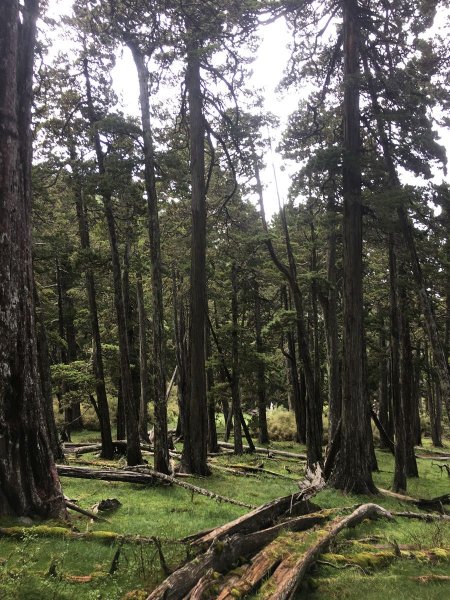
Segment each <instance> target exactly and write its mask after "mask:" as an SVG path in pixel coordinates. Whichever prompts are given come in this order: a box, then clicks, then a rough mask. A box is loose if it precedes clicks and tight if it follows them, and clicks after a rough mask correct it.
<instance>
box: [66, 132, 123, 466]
mask: <svg viewBox="0 0 450 600" xmlns="http://www.w3.org/2000/svg"><path fill="white" fill-rule="evenodd" d="M69 155H70V160H71V166H72V173H73V174H72V182H73V193H74V199H75V207H76V212H77V221H78V232H79V236H80V245H81V249H82V250H83V251H84V252H85V253H86V255H88V254H89V253H90V248H91V242H90V236H89V224H88V220H87V215H86V206H85V202H84V196H83V189H82V185H81V178H80V173H79V168H78V164H77V154H76V146H75V143H74V141H73V140H70V143H69ZM87 260H88V259H87ZM85 281H86V292H87V297H88V305H89V320H90V326H91V332H92V346H93V353H92V369H93V372H94V377H95V395H96V399H97V402H96V404H97V407H98V412H97V416H98V420H99V424H100V435H101V440H102V450H101V456H102V458H108V459H109V458H113V456H114V448H113V445H112V435H111V421H110V415H109V406H108V398H107V395H106V387H105V370H104V366H103V352H102V343H101V337H100V325H99V321H98V310H97V294H96V290H95V281H94V273H93V271H92V267H91V265H90V264H89V262H86V265H85Z"/></svg>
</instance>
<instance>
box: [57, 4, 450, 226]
mask: <svg viewBox="0 0 450 600" xmlns="http://www.w3.org/2000/svg"><path fill="white" fill-rule="evenodd" d="M71 6H72V0H57V1H56V2H55V1H53V2H50V8H49V11H48V13H49V14H50V15H51V16H52V17H55V18H56V17H57V16H59V15H61V14H67V13H70V11H71ZM436 21H437V22H438V23H440V24H442V23H443V22H444V21H446V19H442V15H438V18H437V19H436ZM289 39H290V38H289V31H288V28H287V26H286V24H285V22H284V20H282V19H280V20H278V21H276V22H275V23H272V24H270V25H267V26H265V27H264V30H263V39H262V42H261V45H260V47H259V50H258V54H257V56H256V59H255V61H254V63H253V64H252V71H253V77H252V78H251V80H250V85H251V86H253V87H256V88H259V89H261V90H263V95H264V104H265V109H266V110H267V111H269V112H271V113H273V114H274V115H275V116H276V117H278V119H279V121H280V126H279V128H277V129H276V130H273V131H271V137H272V147H273V148H274V150H273V151H272V152H269V153H268V154H267V155H266V157H265V162H266V165H267V166H266V169H265V170H264V171H263V173H262V178H263V182H264V185H265V191H264V204H265V207H266V211H267V213H268V215H270V216H271V215H272V214H273V213H275V212H277V210H278V198H277V188H276V185H275V178H276V180H277V183H278V190H279V194H280V198H281V201H282V202H283V201H284V200H285V199H286V197H287V193H288V188H289V183H290V177H289V174H290V173H292V170H293V165H292V164H291V165H289V164H288V163H286V161H284V160H283V159H282V157H281V156H280V155H279V154H278V153H277V152H276V146H277V144H278V142H279V141H280V138H281V134H282V131H283V129H284V127H285V125H286V123H287V119H288V117H289V115H290V114H291V113H292V112H293V111H294V110H295V109H296V107H297V105H298V102H299V100H300V93H299V92H293V91H291V92H290V93H288V94H283V95H282V94H280V93H279V92H277V91H276V88H277V86H278V84H279V82H280V79H281V77H282V75H283V70H284V68H285V67H286V65H287V62H288V58H289V49H288V44H289ZM113 81H114V86H115V89H116V92H117V93H118V95H119V97H121V99H122V101H123V106H124V110H125V112H127V113H129V114H131V115H138V114H139V106H138V82H137V75H136V70H135V67H134V63H133V60H132V57H131V53H130V52H129V51H128V49H125V50H124V51H123V52H122V53H120V56H119V58H118V61H117V64H116V67H115V69H114V72H113ZM305 92H306V90H305V91H304V93H305ZM441 136H442V139H441V143H443V144H444V145H445V146H446V149H447V156H448V157H450V133H449V131H448V130H445V131H442V132H441ZM443 178H444V176H443V173H442V171H437V172H436V177H435V182H436V183H440V182H441V181H442V180H443ZM408 181H411V182H413V181H412V180H411V178H410V177H408ZM415 183H419V182H415Z"/></svg>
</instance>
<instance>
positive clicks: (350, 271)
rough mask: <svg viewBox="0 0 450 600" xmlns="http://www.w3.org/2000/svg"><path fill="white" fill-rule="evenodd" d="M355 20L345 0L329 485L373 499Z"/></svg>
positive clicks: (351, 3) (353, 7) (352, 5)
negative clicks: (335, 443)
mask: <svg viewBox="0 0 450 600" xmlns="http://www.w3.org/2000/svg"><path fill="white" fill-rule="evenodd" d="M359 19H360V15H359V8H358V2H357V0H344V1H343V40H344V41H343V45H344V107H343V108H344V110H343V112H344V155H343V195H344V218H343V240H344V245H343V267H344V317H343V321H344V327H343V354H342V356H343V373H342V381H343V387H342V389H343V397H342V416H341V444H340V452H339V455H338V457H337V460H336V466H335V470H334V472H333V474H332V476H331V483H332V485H333V486H334V487H336V488H339V489H343V490H345V491H347V492H355V493H372V492H375V491H376V488H375V485H374V483H373V481H372V473H371V464H370V458H371V457H370V454H369V447H368V444H367V431H368V423H367V418H368V411H367V410H366V408H367V404H366V396H365V382H364V352H363V349H364V343H363V341H364V340H363V335H364V325H363V290H362V202H361V140H360V111H359V85H360V83H359V80H360V69H359V39H360V23H359Z"/></svg>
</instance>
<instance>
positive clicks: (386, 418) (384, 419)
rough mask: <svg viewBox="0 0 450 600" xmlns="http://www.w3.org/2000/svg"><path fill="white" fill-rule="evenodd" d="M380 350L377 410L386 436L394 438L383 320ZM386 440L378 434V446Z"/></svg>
mask: <svg viewBox="0 0 450 600" xmlns="http://www.w3.org/2000/svg"><path fill="white" fill-rule="evenodd" d="M380 350H381V361H380V381H379V385H378V410H379V413H378V414H379V419H380V423H381V425H382V427H383V429H384V431H385V432H386V434H387V436H388V437H389V438H390V439H391V440H392V439H393V438H394V431H393V429H392V419H391V418H390V413H391V403H390V399H389V386H388V376H389V370H388V362H387V360H388V357H387V346H386V333H385V330H384V321H383V319H382V320H381V324H380ZM386 447H387V442H386V439H385V438H384V437H383V436H380V448H386Z"/></svg>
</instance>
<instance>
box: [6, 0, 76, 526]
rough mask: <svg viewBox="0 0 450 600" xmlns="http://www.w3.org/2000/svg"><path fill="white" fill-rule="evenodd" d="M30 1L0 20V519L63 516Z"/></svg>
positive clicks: (9, 8)
mask: <svg viewBox="0 0 450 600" xmlns="http://www.w3.org/2000/svg"><path fill="white" fill-rule="evenodd" d="M37 16H38V2H37V0H25V1H24V3H23V6H19V2H18V1H17V0H16V1H11V2H3V3H2V15H1V19H0V56H1V57H2V58H1V60H0V198H1V200H0V457H1V458H0V515H4V514H15V515H28V516H33V515H39V516H42V517H62V516H64V515H65V514H66V511H65V504H64V496H63V494H62V492H61V487H60V484H59V479H58V475H57V472H56V468H55V464H54V461H53V456H52V450H51V447H50V442H49V438H48V431H47V426H46V423H45V417H44V414H45V410H44V399H43V397H42V390H41V384H40V381H39V369H38V360H37V352H36V330H35V314H34V311H35V307H34V300H33V275H32V262H31V131H30V122H31V104H32V82H33V58H34V44H35V37H36V19H37Z"/></svg>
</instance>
